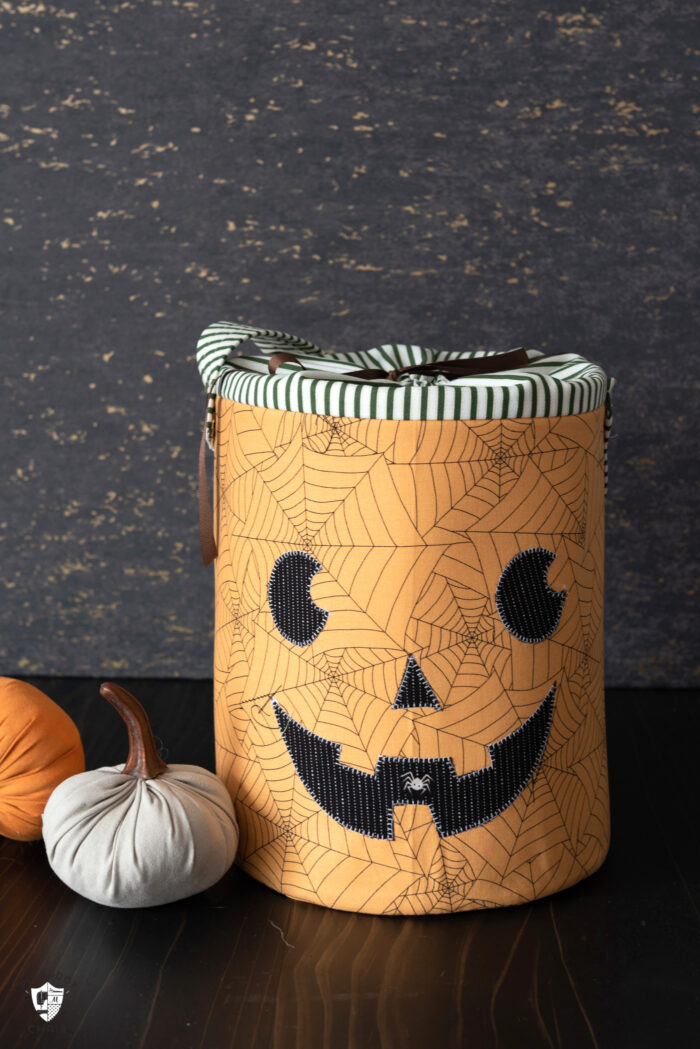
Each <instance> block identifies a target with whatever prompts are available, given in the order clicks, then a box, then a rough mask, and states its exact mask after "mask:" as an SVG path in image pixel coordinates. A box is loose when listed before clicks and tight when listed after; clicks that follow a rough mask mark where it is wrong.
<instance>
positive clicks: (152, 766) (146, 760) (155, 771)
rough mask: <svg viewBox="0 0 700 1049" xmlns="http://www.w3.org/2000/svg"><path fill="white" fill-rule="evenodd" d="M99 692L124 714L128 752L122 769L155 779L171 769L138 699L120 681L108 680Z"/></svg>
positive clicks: (145, 777) (134, 774) (125, 772)
mask: <svg viewBox="0 0 700 1049" xmlns="http://www.w3.org/2000/svg"><path fill="white" fill-rule="evenodd" d="M100 695H101V696H104V698H105V699H107V700H109V702H110V703H111V704H112V706H113V707H114V708H115V710H117V711H118V713H119V714H120V715H121V717H122V719H123V720H124V723H125V724H126V728H127V731H128V733H129V756H128V757H127V759H126V764H125V765H124V768H123V769H122V772H123V773H124V775H126V776H129V775H131V776H138V777H139V778H140V779H155V778H156V777H157V776H162V775H163V773H164V772H167V771H168V766H167V765H166V763H165V762H164V761H163V759H162V758H161V757H160V756H159V754H158V751H157V750H156V744H155V740H154V739H153V731H152V729H151V723H150V721H149V720H148V714H147V713H146V711H145V710H144V709H143V707H142V706H141V704H140V703H139V701H138V699H137V698H136V696H132V694H131V693H130V692H127V690H126V689H125V688H122V686H121V685H116V684H114V682H113V681H105V683H104V684H103V685H101V686H100Z"/></svg>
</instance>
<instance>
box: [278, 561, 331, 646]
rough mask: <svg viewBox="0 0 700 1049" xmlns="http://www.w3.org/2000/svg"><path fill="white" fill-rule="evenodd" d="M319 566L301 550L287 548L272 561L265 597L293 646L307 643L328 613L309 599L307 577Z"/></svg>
mask: <svg viewBox="0 0 700 1049" xmlns="http://www.w3.org/2000/svg"><path fill="white" fill-rule="evenodd" d="M322 567H323V566H322V565H321V564H320V562H319V561H317V560H316V558H315V557H312V556H311V554H307V553H306V552H305V551H304V550H288V551H287V553H285V554H282V556H281V557H278V558H277V560H276V561H275V565H274V568H273V569H272V572H271V574H270V582H269V583H268V584H267V596H268V600H269V602H270V611H271V612H272V618H273V619H274V621H275V626H276V627H277V629H278V630H279V632H280V634H281V635H282V637H284V638H286V639H287V641H291V643H292V644H293V645H299V646H303V645H310V644H311V642H312V641H314V640H315V639H316V638H317V637H318V635H319V634H320V633H321V631H322V630H323V628H324V626H325V625H326V620H327V619H328V615H329V613H328V612H327V611H326V609H325V608H319V607H318V605H315V604H314V603H313V601H312V600H311V580H312V579H313V577H314V576H315V575H316V573H317V572H318V571H320V569H321V568H322Z"/></svg>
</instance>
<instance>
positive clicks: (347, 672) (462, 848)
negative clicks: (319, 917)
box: [214, 399, 609, 914]
mask: <svg viewBox="0 0 700 1049" xmlns="http://www.w3.org/2000/svg"><path fill="white" fill-rule="evenodd" d="M217 408H218V416H217V418H218V427H217V435H216V478H215V513H216V529H217V539H218V550H219V554H218V557H217V560H216V563H215V566H216V612H215V617H216V624H215V625H216V632H215V659H214V662H215V697H214V698H215V703H214V713H215V730H216V752H217V772H218V774H219V775H220V776H221V777H222V779H223V780H224V781H225V782H226V784H227V785H228V788H229V790H230V791H231V794H232V797H233V799H234V803H235V807H236V812H237V816H238V820H239V824H240V846H239V853H238V857H237V862H238V863H239V865H240V866H241V867H243V868H244V869H245V870H246V871H248V872H249V873H250V874H251V875H253V877H255V878H257V879H259V880H260V881H262V882H264V883H265V884H267V885H269V886H270V887H272V888H274V889H276V890H278V891H279V892H282V893H285V894H286V895H288V896H291V897H293V898H296V899H301V900H305V901H308V902H311V903H316V904H322V905H326V906H330V907H336V908H340V909H343V910H350V911H364V912H368V913H375V914H432V913H435V914H437V913H447V912H452V911H462V910H469V909H476V908H484V907H493V906H503V905H508V904H517V903H523V902H525V901H528V900H531V899H533V898H535V897H538V896H542V895H546V894H548V893H552V892H555V891H557V890H559V889H562V888H565V887H566V886H568V885H571V884H573V883H574V882H576V881H578V880H580V879H581V878H583V877H585V876H586V875H588V874H590V873H592V872H593V871H594V870H596V869H597V868H598V867H599V866H600V864H601V863H602V861H603V859H604V857H605V854H606V852H607V848H608V841H609V808H608V781H607V767H606V748H605V721H604V700H603V663H602V660H603V633H602V626H603V623H602V608H603V498H604V491H603V489H604V472H603V412H604V409H603V408H600V409H597V410H595V411H592V412H588V413H586V414H583V415H578V416H562V417H558V418H536V419H519V420H513V419H511V420H489V421H468V420H457V421H427V422H421V421H412V420H401V421H394V420H371V419H364V420H360V419H343V418H332V417H325V416H317V415H312V414H304V413H295V412H286V411H282V410H277V409H272V408H260V407H254V406H248V405H242V404H237V403H235V402H232V401H229V400H225V399H222V400H219V402H218V404H217ZM536 547H537V548H543V549H545V550H548V551H551V552H552V553H553V554H554V555H555V557H554V560H553V562H552V564H551V566H550V568H549V571H548V576H547V583H548V585H549V587H550V588H551V589H552V590H553V591H555V592H557V593H561V592H562V591H566V599H565V601H564V607H563V612H562V615H561V618H560V620H559V622H558V624H557V626H556V629H555V630H554V632H553V634H552V636H551V637H550V638H549V639H548V640H544V641H542V642H539V643H537V644H528V643H524V642H522V641H519V640H517V638H515V637H513V636H512V635H511V634H510V633H509V632H508V630H507V629H506V627H505V626H504V624H503V622H502V621H501V618H500V616H499V613H498V610H497V607H496V603H495V592H496V587H497V585H498V582H499V579H500V577H501V574H502V572H503V570H504V568H505V567H506V565H507V564H508V563H509V561H510V560H511V559H512V558H513V557H514V556H515V555H516V554H518V553H519V552H521V551H524V550H530V549H533V548H536ZM294 550H296V551H304V552H305V553H307V554H309V555H310V558H313V559H314V561H315V562H317V563H318V564H320V565H321V568H320V569H319V570H318V571H316V572H315V574H314V575H313V577H312V578H311V581H310V585H309V590H308V593H309V594H310V598H311V601H312V602H313V603H314V604H315V605H316V606H317V607H318V608H320V609H323V610H325V611H327V612H328V616H327V619H326V621H325V625H324V626H323V629H322V630H321V631H320V633H319V634H318V636H316V637H315V638H314V639H313V640H312V641H311V643H310V644H308V645H306V646H303V645H302V646H299V645H294V644H292V643H290V641H289V640H287V639H285V638H284V637H283V636H282V635H281V634H280V633H279V631H278V630H277V628H276V626H275V621H274V619H273V616H272V612H271V609H270V605H269V601H268V583H269V580H270V575H271V573H272V569H273V567H274V565H275V563H276V562H277V560H278V558H280V557H281V556H282V555H283V554H284V553H287V552H289V551H294ZM310 563H312V562H310ZM302 589H303V588H302ZM409 657H412V658H413V661H414V663H415V664H417V666H418V667H419V669H420V674H421V675H422V679H424V680H425V682H426V683H427V687H428V688H429V690H430V692H431V694H433V695H434V697H435V700H436V703H437V706H436V705H435V703H433V705H431V706H428V705H426V706H422V707H421V706H402V705H398V706H394V704H395V700H396V697H397V694H398V693H399V689H400V688H401V683H402V681H403V679H404V676H405V674H406V669H407V664H408V660H409ZM411 666H413V664H411ZM553 685H555V686H556V699H555V703H554V713H553V719H552V723H551V728H550V730H549V736H548V739H547V745H546V748H545V750H544V755H543V757H542V759H541V761H540V762H539V764H538V766H537V767H536V769H535V772H534V774H533V775H532V776H531V778H530V779H529V781H528V782H527V784H526V786H525V787H524V789H523V790H522V791H521V793H520V794H519V795H518V796H517V797H516V798H515V800H514V801H512V803H511V804H509V805H508V806H507V807H506V808H505V809H504V810H503V811H502V812H500V814H498V815H496V816H495V817H493V818H491V819H489V820H488V821H487V822H484V823H483V824H482V825H480V826H476V827H473V828H472V829H470V830H467V831H465V832H463V833H455V834H453V835H451V836H445V837H441V836H440V834H439V833H438V830H437V828H436V826H435V821H434V819H433V815H432V812H431V808H430V807H429V805H428V804H427V803H426V804H424V803H421V802H420V798H417V799H416V800H417V803H416V804H410V805H409V804H397V805H395V806H394V807H393V832H394V837H393V840H386V839H383V838H375V837H370V836H368V835H366V834H363V833H360V832H358V831H355V830H350V829H347V828H346V827H345V826H343V825H341V823H339V822H337V821H336V819H334V818H332V817H331V816H330V815H329V814H327V813H326V812H325V811H324V810H323V808H322V807H321V806H320V804H319V803H318V802H317V801H316V800H314V797H312V795H311V794H310V793H309V792H308V790H307V789H306V787H305V786H304V784H303V783H302V781H301V779H300V778H299V775H298V773H297V770H296V768H295V766H294V764H293V762H292V758H291V757H290V753H289V752H288V749H287V745H286V742H285V739H284V738H283V736H282V733H281V730H280V724H278V721H277V719H276V717H275V712H274V708H273V702H272V701H273V698H274V700H275V701H276V703H277V704H279V706H280V707H281V708H282V710H283V711H284V712H285V714H286V716H287V717H288V718H291V719H293V720H294V721H295V722H297V723H298V725H300V726H303V728H304V729H306V730H307V732H308V733H313V734H314V736H315V737H321V739H322V740H326V741H331V742H332V743H333V744H335V745H338V746H339V748H340V751H339V754H340V756H339V761H340V763H341V765H345V766H349V767H351V768H353V769H356V770H359V771H360V772H362V773H369V774H370V775H371V774H373V773H374V772H375V769H376V767H377V762H378V761H379V759H380V757H382V756H391V757H395V758H404V759H411V758H415V759H417V758H422V759H423V758H429V759H439V758H442V759H445V758H449V759H451V761H452V763H453V765H454V769H455V772H456V773H457V775H458V776H462V775H464V774H465V773H468V772H472V771H476V770H480V769H484V768H486V767H488V766H489V765H490V764H491V759H490V756H489V750H488V748H489V745H492V744H495V743H497V742H499V741H501V740H504V739H505V738H506V737H508V736H509V735H510V734H511V733H513V732H515V731H516V730H517V729H518V728H519V727H520V726H521V725H523V723H524V722H525V721H526V720H527V719H528V718H529V717H530V716H531V715H532V714H534V712H535V711H536V710H537V709H538V708H539V707H540V705H541V704H542V702H543V700H544V698H545V697H546V696H547V694H548V692H549V690H550V689H551V688H552V686H553ZM426 694H428V693H427V692H426ZM408 768H409V770H410V762H409V764H408Z"/></svg>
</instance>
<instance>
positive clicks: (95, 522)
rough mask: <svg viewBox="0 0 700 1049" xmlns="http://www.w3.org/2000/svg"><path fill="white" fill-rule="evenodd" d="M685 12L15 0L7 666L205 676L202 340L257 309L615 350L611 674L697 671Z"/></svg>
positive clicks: (315, 323) (693, 266) (491, 342)
mask: <svg viewBox="0 0 700 1049" xmlns="http://www.w3.org/2000/svg"><path fill="white" fill-rule="evenodd" d="M693 10H694V8H693V6H691V4H690V3H689V2H678V0H672V2H670V3H668V4H662V3H661V2H660V0H652V2H651V3H645V4H642V5H637V4H632V3H630V2H629V0H622V2H618V3H604V4H600V3H598V4H592V5H587V6H586V7H580V6H578V5H569V6H567V5H566V4H561V3H559V4H557V5H550V6H548V7H545V8H541V7H538V6H537V5H531V4H528V3H525V2H519V3H506V2H491V3H488V2H484V3H479V4H476V3H473V2H467V3H457V2H456V0H455V2H452V3H446V2H436V3H427V4H426V3H420V4H419V3H416V2H415V0H383V2H373V3H369V2H367V0H360V2H358V3H353V4H349V3H345V2H342V3H321V2H318V0H308V2H307V0H304V2H294V0H289V2H286V3H282V2H281V0H278V2H277V3H271V2H266V0H262V2H261V0H250V2H248V3H243V2H240V0H238V2H233V3H224V2H223V0H219V2H217V3H211V2H197V0H191V2H174V0H168V2H165V0H163V2H160V3H159V2H156V0H142V2H139V3H135V2H125V3H110V4H106V3H103V2H101V0H97V2H91V3H87V2H86V0H80V2H78V3H73V2H71V0H67V2H66V4H65V5H63V4H58V5H56V4H50V3H18V2H15V0H7V2H3V3H2V4H0V26H1V30H0V70H1V71H2V72H1V73H0V77H1V78H2V82H3V84H2V86H3V90H2V100H1V104H0V151H1V152H2V165H1V167H0V179H1V186H2V196H1V201H0V208H1V209H2V220H3V221H2V225H1V228H2V230H3V243H4V253H3V258H4V263H5V265H4V268H3V278H2V302H1V305H2V311H3V320H2V331H3V348H2V365H3V381H2V385H1V387H0V388H1V389H2V405H1V408H2V418H1V421H0V458H1V461H2V464H3V476H2V482H1V488H0V498H1V499H2V512H1V516H0V558H1V563H0V567H1V573H0V578H1V580H2V604H1V606H0V658H1V660H2V662H1V664H0V666H1V668H2V672H3V673H6V674H41V673H51V674H107V673H109V674H115V675H116V674H130V675H134V676H142V675H143V676H157V675H162V676H164V677H169V676H191V677H206V676H209V675H210V674H211V670H212V657H213V643H212V636H213V635H212V628H213V579H212V574H211V570H209V571H205V570H204V568H203V567H202V565H201V560H200V555H199V547H198V535H197V519H196V518H197V515H196V498H195V485H196V481H195V469H196V456H197V445H198V431H199V426H200V422H201V420H202V419H203V415H204V398H203V394H202V390H201V386H200V384H199V379H198V375H197V372H196V369H195V365H194V346H195V343H196V340H197V336H198V334H199V332H200V331H201V329H202V328H203V327H204V326H205V325H206V324H208V323H209V322H211V321H215V320H225V319H228V320H235V319H237V320H240V321H244V322H247V323H253V324H260V325H263V326H267V327H271V328H280V329H283V330H286V331H291V332H293V333H295V334H299V335H302V336H305V337H307V338H309V339H311V340H313V341H314V342H316V343H318V344H320V345H322V346H324V347H325V348H327V349H343V350H348V349H352V348H366V347H368V346H371V345H375V344H377V343H379V342H384V341H389V340H396V341H400V340H403V341H414V342H422V343H424V344H426V345H430V346H438V347H444V348H449V349H459V348H460V347H464V348H465V349H477V348H479V347H488V348H490V349H508V348H511V347H513V346H518V345H521V344H526V345H528V346H533V347H538V348H541V349H543V350H545V351H549V352H555V351H560V350H573V351H576V352H579V353H582V354H584V355H586V356H588V357H590V358H592V359H594V360H597V361H599V362H600V363H601V364H602V365H603V366H604V367H605V368H606V370H607V371H608V372H609V373H610V374H613V375H615V376H616V378H617V380H618V385H617V388H616V391H615V394H616V396H615V422H614V427H613V437H612V438H611V443H610V494H609V500H608V518H607V535H606V541H607V552H606V598H607V605H606V631H607V646H608V647H607V664H606V676H607V682H608V684H610V685H650V684H652V683H656V684H664V685H689V684H691V682H692V681H693V680H694V673H696V671H694V668H693V662H694V660H695V658H696V651H695V645H694V640H695V639H694V627H693V623H694V616H693V611H692V609H693V605H692V600H693V599H692V586H693V581H694V571H693V564H694V557H693V555H694V549H693V547H692V546H691V544H690V526H691V521H693V520H694V519H695V518H696V517H697V509H696V508H694V507H693V503H692V491H693V488H692V486H693V484H694V481H695V472H696V470H695V458H696V452H697V444H696V438H695V436H694V433H693V428H692V417H693V409H692V405H691V402H690V400H689V391H690V388H691V383H692V375H691V372H695V374H697V329H696V327H694V326H693V325H692V320H691V308H690V306H691V295H692V293H693V292H694V291H696V287H694V286H693V281H694V279H695V276H696V273H697V268H698V258H697V249H696V242H697V232H698V231H697V219H696V215H697V208H696V205H697V197H698V173H697V170H696V169H694V166H693V162H692V161H693V158H694V157H695V156H696V155H697V154H696V153H692V152H691V150H692V148H693V146H696V145H697V128H698V121H697V110H698V84H697V78H698V73H697V70H698V64H697V57H698V45H697V34H695V40H696V43H695V44H694V43H693V38H694V33H693V24H695V25H697V23H694V22H693V17H694V16H693ZM671 370H673V374H671Z"/></svg>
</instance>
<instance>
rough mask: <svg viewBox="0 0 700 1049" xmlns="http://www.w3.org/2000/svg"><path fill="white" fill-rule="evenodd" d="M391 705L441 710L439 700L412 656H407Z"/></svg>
mask: <svg viewBox="0 0 700 1049" xmlns="http://www.w3.org/2000/svg"><path fill="white" fill-rule="evenodd" d="M393 705H394V707H436V708H437V709H438V710H442V705H441V703H440V700H439V699H438V698H437V696H436V695H435V693H434V692H433V690H432V688H431V687H430V685H429V684H428V682H427V680H426V678H425V674H424V673H423V671H422V670H421V668H420V667H419V666H418V664H417V663H416V661H415V659H414V658H413V656H409V657H408V659H407V661H406V669H405V670H404V674H403V677H402V678H401V684H400V685H399V690H398V692H397V693H396V699H395V700H394V703H393Z"/></svg>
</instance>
